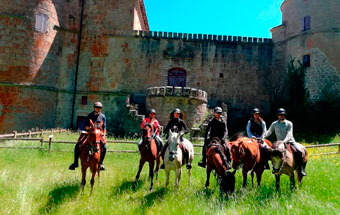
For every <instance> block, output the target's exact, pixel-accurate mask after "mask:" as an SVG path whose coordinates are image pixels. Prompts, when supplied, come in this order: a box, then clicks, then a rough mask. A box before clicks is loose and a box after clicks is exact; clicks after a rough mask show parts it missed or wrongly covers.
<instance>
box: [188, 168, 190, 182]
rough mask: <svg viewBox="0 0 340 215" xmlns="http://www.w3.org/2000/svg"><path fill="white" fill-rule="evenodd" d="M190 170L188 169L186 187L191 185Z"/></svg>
mask: <svg viewBox="0 0 340 215" xmlns="http://www.w3.org/2000/svg"><path fill="white" fill-rule="evenodd" d="M190 180H191V169H188V185H190V183H191V181H190Z"/></svg>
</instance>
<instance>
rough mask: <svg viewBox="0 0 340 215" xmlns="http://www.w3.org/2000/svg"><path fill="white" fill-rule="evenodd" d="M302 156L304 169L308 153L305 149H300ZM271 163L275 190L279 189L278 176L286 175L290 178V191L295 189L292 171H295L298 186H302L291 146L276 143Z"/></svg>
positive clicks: (280, 142)
mask: <svg viewBox="0 0 340 215" xmlns="http://www.w3.org/2000/svg"><path fill="white" fill-rule="evenodd" d="M301 150H302V155H303V165H304V167H306V165H307V161H308V153H307V150H306V148H305V147H302V148H301ZM271 158H272V162H273V174H274V175H275V179H276V182H275V185H276V190H279V189H280V176H281V174H286V175H288V176H289V178H290V186H291V188H292V189H294V188H295V178H294V170H296V177H297V179H298V181H299V185H301V184H302V178H303V176H302V175H301V174H300V173H299V171H297V165H296V162H295V158H294V153H293V149H292V146H291V145H290V144H286V143H283V142H282V141H277V142H275V143H274V144H273V151H272V155H271Z"/></svg>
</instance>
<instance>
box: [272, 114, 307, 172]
mask: <svg viewBox="0 0 340 215" xmlns="http://www.w3.org/2000/svg"><path fill="white" fill-rule="evenodd" d="M277 114H278V118H279V119H278V120H277V121H275V122H273V123H272V124H271V126H270V127H269V129H268V131H267V133H266V137H268V136H270V135H271V134H272V133H273V131H275V135H276V139H277V140H278V141H282V142H283V143H286V144H290V145H291V146H293V148H295V149H296V152H295V150H293V151H294V153H295V155H296V156H294V157H296V165H297V166H298V171H299V172H300V174H301V175H303V176H306V175H307V174H306V172H305V170H304V165H303V153H302V151H301V148H303V146H302V145H301V144H300V143H297V142H295V139H294V137H293V123H292V122H291V121H288V120H286V111H285V109H283V108H280V109H278V110H277Z"/></svg>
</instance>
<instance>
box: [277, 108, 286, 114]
mask: <svg viewBox="0 0 340 215" xmlns="http://www.w3.org/2000/svg"><path fill="white" fill-rule="evenodd" d="M277 114H282V115H286V110H285V109H283V108H279V109H278V110H277Z"/></svg>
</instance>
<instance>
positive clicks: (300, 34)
mask: <svg viewBox="0 0 340 215" xmlns="http://www.w3.org/2000/svg"><path fill="white" fill-rule="evenodd" d="M281 11H282V24H281V25H279V26H277V27H275V28H273V29H272V30H271V32H272V35H273V41H274V43H275V47H276V49H277V50H281V51H282V52H283V56H282V57H283V58H284V62H285V65H287V63H288V61H289V60H290V59H291V58H295V59H296V60H300V61H301V62H302V63H303V65H304V66H305V67H306V87H307V89H308V91H309V96H310V99H311V100H318V99H321V98H322V96H323V95H325V94H329V93H331V94H334V93H335V94H339V92H340V61H339V60H338V58H339V54H340V34H339V31H340V4H339V1H337V0H324V1H319V0H305V1H300V0H285V1H284V2H283V3H282V5H281Z"/></svg>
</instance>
